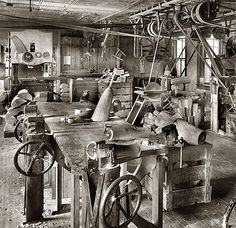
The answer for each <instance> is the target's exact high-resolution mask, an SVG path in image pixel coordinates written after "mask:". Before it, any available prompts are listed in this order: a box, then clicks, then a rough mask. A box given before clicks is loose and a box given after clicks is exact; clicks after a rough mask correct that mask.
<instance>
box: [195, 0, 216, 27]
mask: <svg viewBox="0 0 236 228" xmlns="http://www.w3.org/2000/svg"><path fill="white" fill-rule="evenodd" d="M216 15H217V5H216V3H215V2H211V1H205V2H202V3H200V4H197V5H195V6H194V7H193V8H192V10H191V17H192V20H193V21H194V22H195V23H196V24H202V23H203V24H204V23H210V22H212V21H213V20H214V19H215V18H216Z"/></svg>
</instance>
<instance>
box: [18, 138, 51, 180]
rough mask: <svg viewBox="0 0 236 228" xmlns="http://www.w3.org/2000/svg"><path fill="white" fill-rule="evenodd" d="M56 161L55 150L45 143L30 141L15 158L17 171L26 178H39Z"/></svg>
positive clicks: (19, 150)
mask: <svg viewBox="0 0 236 228" xmlns="http://www.w3.org/2000/svg"><path fill="white" fill-rule="evenodd" d="M54 161H55V153H54V151H53V149H52V148H51V147H50V146H49V145H48V144H46V143H45V142H36V141H28V142H26V143H24V144H23V145H22V146H21V147H20V148H19V149H18V150H17V151H16V154H15V157H14V165H15V167H16V169H17V170H18V171H19V172H20V173H21V174H23V175H25V176H30V177H33V176H39V175H42V174H44V173H46V172H47V171H48V170H49V169H50V168H51V167H52V166H53V163H54Z"/></svg>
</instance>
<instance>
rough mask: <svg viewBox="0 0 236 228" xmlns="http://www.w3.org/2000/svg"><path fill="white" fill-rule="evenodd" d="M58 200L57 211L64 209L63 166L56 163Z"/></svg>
mask: <svg viewBox="0 0 236 228" xmlns="http://www.w3.org/2000/svg"><path fill="white" fill-rule="evenodd" d="M56 202H57V209H56V210H57V211H58V212H59V211H60V210H62V167H61V166H60V165H59V164H58V163H57V164H56Z"/></svg>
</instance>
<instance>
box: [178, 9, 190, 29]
mask: <svg viewBox="0 0 236 228" xmlns="http://www.w3.org/2000/svg"><path fill="white" fill-rule="evenodd" d="M176 19H177V20H178V22H179V24H180V25H182V26H187V25H188V24H189V22H190V15H189V14H188V13H187V12H185V11H177V12H176Z"/></svg>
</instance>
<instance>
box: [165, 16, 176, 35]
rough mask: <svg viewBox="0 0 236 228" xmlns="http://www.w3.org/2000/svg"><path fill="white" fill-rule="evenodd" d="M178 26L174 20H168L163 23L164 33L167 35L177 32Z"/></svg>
mask: <svg viewBox="0 0 236 228" xmlns="http://www.w3.org/2000/svg"><path fill="white" fill-rule="evenodd" d="M175 28H176V25H175V23H174V21H173V20H172V19H170V18H169V19H166V20H164V21H163V31H164V32H166V33H171V32H173V31H174V30H175Z"/></svg>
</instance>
